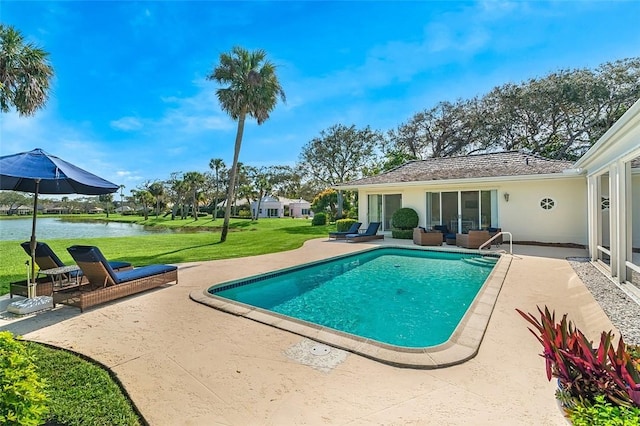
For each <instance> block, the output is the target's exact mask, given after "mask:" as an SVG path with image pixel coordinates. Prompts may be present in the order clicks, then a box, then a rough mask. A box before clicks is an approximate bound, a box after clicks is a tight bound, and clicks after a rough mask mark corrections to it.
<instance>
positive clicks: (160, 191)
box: [146, 181, 164, 219]
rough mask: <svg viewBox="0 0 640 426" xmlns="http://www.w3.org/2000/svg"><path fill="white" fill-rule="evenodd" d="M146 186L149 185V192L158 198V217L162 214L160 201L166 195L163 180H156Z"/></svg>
mask: <svg viewBox="0 0 640 426" xmlns="http://www.w3.org/2000/svg"><path fill="white" fill-rule="evenodd" d="M146 187H147V191H149V193H150V194H151V195H153V198H155V200H156V219H157V218H158V216H159V215H160V201H161V200H162V197H164V184H163V183H162V182H159V181H155V182H153V183H151V184H148V185H146Z"/></svg>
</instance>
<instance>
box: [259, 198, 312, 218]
mask: <svg viewBox="0 0 640 426" xmlns="http://www.w3.org/2000/svg"><path fill="white" fill-rule="evenodd" d="M285 207H287V208H288V209H289V212H288V215H287V216H289V217H294V218H301V217H310V216H313V213H312V212H311V203H310V202H308V201H305V200H303V199H302V198H301V199H299V200H291V199H289V198H285V197H275V196H266V197H263V198H262V200H261V201H260V207H258V202H257V201H252V202H251V211H252V213H253V215H254V216H256V210H257V209H258V208H259V209H260V211H259V212H258V214H257V217H285V210H286V209H285Z"/></svg>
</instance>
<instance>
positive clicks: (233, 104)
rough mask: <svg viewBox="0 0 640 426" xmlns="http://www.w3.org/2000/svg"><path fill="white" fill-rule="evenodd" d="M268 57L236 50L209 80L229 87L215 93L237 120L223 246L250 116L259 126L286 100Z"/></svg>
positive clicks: (261, 52)
mask: <svg viewBox="0 0 640 426" xmlns="http://www.w3.org/2000/svg"><path fill="white" fill-rule="evenodd" d="M266 56H267V54H266V52H265V51H264V50H255V51H253V52H249V51H248V50H246V49H243V48H242V47H238V46H236V47H234V48H233V49H232V51H231V54H228V53H223V54H221V55H220V64H219V65H218V66H217V67H216V68H215V69H214V70H213V72H212V73H211V74H210V75H208V76H207V80H215V81H216V82H218V83H220V84H222V85H226V87H222V88H220V89H218V90H217V91H216V95H217V97H218V101H219V102H220V106H221V107H222V109H223V110H224V111H225V112H226V113H228V114H229V115H230V116H231V118H232V119H234V120H238V129H237V131H236V142H235V150H234V153H233V164H232V166H231V171H230V172H229V188H228V190H227V203H226V206H225V212H224V223H223V224H222V234H221V236H220V242H224V241H226V239H227V233H228V232H229V218H230V216H231V202H232V201H233V199H234V197H235V193H234V192H235V191H234V189H235V187H234V182H235V180H236V172H237V165H238V157H239V156H240V147H241V145H242V134H243V133H244V122H245V120H246V118H247V115H249V117H253V118H255V119H256V120H257V122H258V125H260V124H262V123H264V122H265V121H266V120H267V119H268V118H269V114H270V113H271V111H273V110H274V108H275V107H276V103H277V102H278V98H280V99H281V100H282V101H283V102H284V101H285V100H286V96H285V94H284V90H282V87H281V86H280V82H279V81H278V77H277V76H276V72H275V71H276V67H275V65H273V64H272V63H271V62H269V61H267V60H266Z"/></svg>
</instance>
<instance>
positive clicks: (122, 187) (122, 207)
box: [118, 185, 126, 214]
mask: <svg viewBox="0 0 640 426" xmlns="http://www.w3.org/2000/svg"><path fill="white" fill-rule="evenodd" d="M125 188H126V186H124V185H119V186H118V189H119V190H120V214H124V189H125Z"/></svg>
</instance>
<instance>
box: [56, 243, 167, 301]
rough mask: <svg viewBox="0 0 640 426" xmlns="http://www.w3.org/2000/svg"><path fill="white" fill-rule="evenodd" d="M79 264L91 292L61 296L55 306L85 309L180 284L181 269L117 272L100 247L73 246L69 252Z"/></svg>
mask: <svg viewBox="0 0 640 426" xmlns="http://www.w3.org/2000/svg"><path fill="white" fill-rule="evenodd" d="M67 250H68V251H69V253H70V254H71V257H73V259H74V260H75V261H76V263H77V264H78V266H79V267H80V269H81V270H82V274H83V275H84V276H85V277H86V279H87V280H88V281H89V286H90V288H86V289H80V290H78V291H74V292H62V291H61V292H57V293H55V294H54V303H64V304H68V305H73V306H77V307H79V308H80V310H81V311H83V310H84V309H85V308H88V307H90V306H94V305H97V304H100V303H105V302H109V301H111V300H115V299H119V298H121V297H126V296H129V295H132V294H135V293H139V292H142V291H145V290H149V289H152V288H155V287H159V286H161V285H163V284H168V283H170V282H174V281H175V282H176V283H178V268H177V267H176V266H172V265H149V266H142V267H140V268H133V269H129V270H125V271H114V270H113V269H112V268H111V266H109V263H108V262H107V261H106V259H105V258H104V256H103V255H102V253H101V252H100V250H99V249H98V248H97V247H93V246H72V247H69V248H68V249H67Z"/></svg>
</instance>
